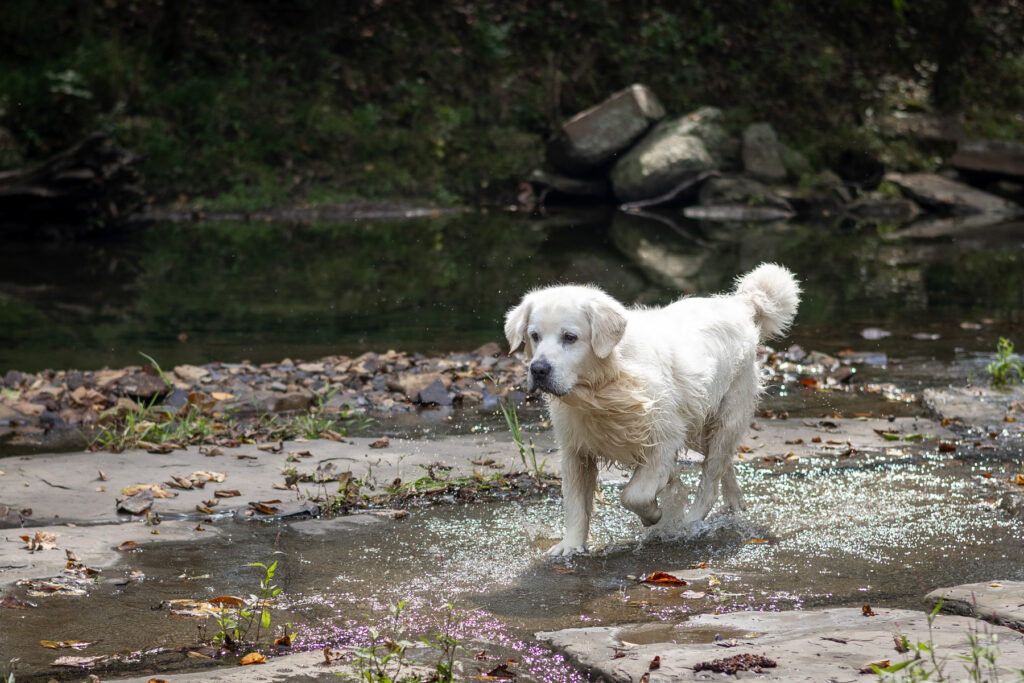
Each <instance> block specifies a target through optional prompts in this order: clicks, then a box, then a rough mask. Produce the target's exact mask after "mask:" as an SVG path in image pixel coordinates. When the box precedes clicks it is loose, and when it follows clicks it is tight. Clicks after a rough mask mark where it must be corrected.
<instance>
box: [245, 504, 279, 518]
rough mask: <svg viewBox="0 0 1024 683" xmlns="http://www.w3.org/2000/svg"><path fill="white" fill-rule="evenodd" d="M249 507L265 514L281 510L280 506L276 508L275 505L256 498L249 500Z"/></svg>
mask: <svg viewBox="0 0 1024 683" xmlns="http://www.w3.org/2000/svg"><path fill="white" fill-rule="evenodd" d="M249 507H251V508H252V509H253V510H255V511H256V512H259V513H260V514H263V515H273V514H276V513H278V512H280V511H281V510H280V508H276V507H274V506H273V505H270V504H268V503H261V502H259V501H255V500H250V501H249Z"/></svg>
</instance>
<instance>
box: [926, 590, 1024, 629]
mask: <svg viewBox="0 0 1024 683" xmlns="http://www.w3.org/2000/svg"><path fill="white" fill-rule="evenodd" d="M940 599H941V600H942V608H941V609H942V611H943V612H951V613H953V614H963V615H966V616H970V617H977V618H979V619H984V620H985V621H990V622H992V623H993V624H999V625H1001V626H1008V627H1010V628H1013V629H1016V630H1018V631H1024V581H987V582H983V583H968V584H963V585H960V586H953V587H952V588H937V589H935V590H933V591H932V592H931V593H929V594H928V595H926V596H925V601H926V602H927V603H928V606H929V607H934V606H935V604H936V603H937V602H938V601H939V600H940Z"/></svg>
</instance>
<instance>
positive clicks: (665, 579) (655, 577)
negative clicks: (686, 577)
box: [642, 572, 687, 586]
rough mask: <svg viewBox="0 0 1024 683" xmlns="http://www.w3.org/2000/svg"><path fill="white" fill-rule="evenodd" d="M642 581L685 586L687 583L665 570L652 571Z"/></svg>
mask: <svg viewBox="0 0 1024 683" xmlns="http://www.w3.org/2000/svg"><path fill="white" fill-rule="evenodd" d="M642 583H654V584H658V585H662V586H685V585H687V584H686V582H685V581H683V580H682V579H679V578H676V577H675V576H672V575H671V574H667V573H665V572H654V573H652V574H650V575H649V576H647V577H646V578H644V580H643V581H642Z"/></svg>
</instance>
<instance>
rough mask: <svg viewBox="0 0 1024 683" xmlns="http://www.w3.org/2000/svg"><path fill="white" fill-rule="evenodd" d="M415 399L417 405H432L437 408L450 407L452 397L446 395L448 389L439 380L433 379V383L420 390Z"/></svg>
mask: <svg viewBox="0 0 1024 683" xmlns="http://www.w3.org/2000/svg"><path fill="white" fill-rule="evenodd" d="M416 398H417V400H418V402H419V403H422V404H424V405H431V404H433V405H439V406H450V405H451V404H452V397H451V396H450V395H449V394H448V389H447V388H446V387H445V385H444V382H442V381H441V379H440V378H438V379H435V380H434V381H433V382H431V383H430V384H428V385H427V386H425V387H424V388H422V389H420V392H419V394H418V395H417V397H416Z"/></svg>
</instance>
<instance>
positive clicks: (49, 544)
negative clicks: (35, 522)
mask: <svg viewBox="0 0 1024 683" xmlns="http://www.w3.org/2000/svg"><path fill="white" fill-rule="evenodd" d="M59 535H60V534H51V533H50V532H48V531H37V532H36V533H35V535H34V536H31V537H29V536H21V537H20V538H21V540H23V541H25V544H26V546H27V547H28V549H29V550H30V551H32V552H35V551H37V550H55V549H56V548H57V536H59Z"/></svg>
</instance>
